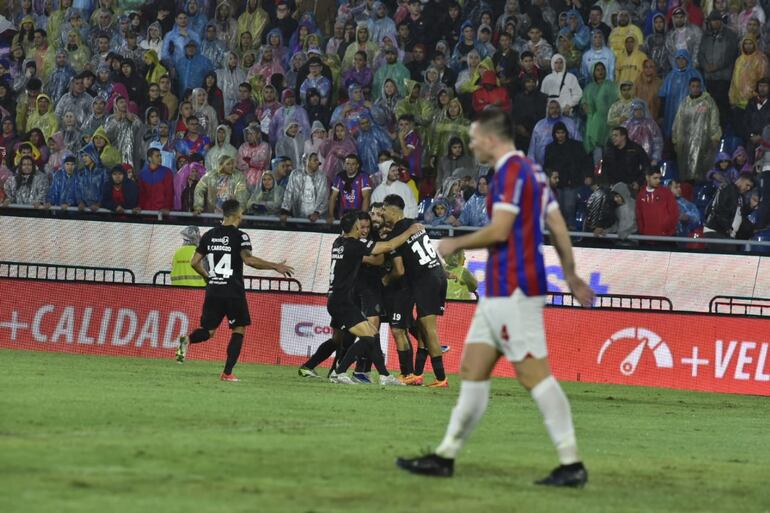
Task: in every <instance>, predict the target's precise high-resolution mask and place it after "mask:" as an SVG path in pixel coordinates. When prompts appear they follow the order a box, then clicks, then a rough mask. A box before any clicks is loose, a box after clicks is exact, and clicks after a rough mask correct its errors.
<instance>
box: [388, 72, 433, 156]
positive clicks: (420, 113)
mask: <svg viewBox="0 0 770 513" xmlns="http://www.w3.org/2000/svg"><path fill="white" fill-rule="evenodd" d="M405 84H406V96H405V97H404V98H403V99H401V100H400V101H399V102H398V103H397V104H396V113H395V114H396V119H398V118H400V117H401V116H403V115H405V114H410V115H412V116H413V117H414V124H415V130H417V133H418V134H420V139H422V140H423V141H425V140H427V137H428V136H427V133H428V129H429V128H430V124H431V122H432V121H433V105H431V103H430V102H429V101H428V100H425V99H423V98H422V97H421V96H420V92H421V90H422V89H421V85H420V83H419V82H415V81H414V80H406V82H405Z"/></svg>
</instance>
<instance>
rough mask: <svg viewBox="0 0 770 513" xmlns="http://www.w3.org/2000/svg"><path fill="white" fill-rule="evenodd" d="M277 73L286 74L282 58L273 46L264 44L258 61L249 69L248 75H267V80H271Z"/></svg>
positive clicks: (249, 76) (248, 76)
mask: <svg viewBox="0 0 770 513" xmlns="http://www.w3.org/2000/svg"><path fill="white" fill-rule="evenodd" d="M275 74H280V75H284V76H285V75H286V70H285V69H284V68H283V64H282V63H281V59H280V58H279V57H278V56H276V54H275V52H274V51H273V47H271V46H263V47H262V49H261V50H260V51H259V55H258V56H257V62H256V63H255V64H254V65H253V66H252V67H251V68H250V69H249V70H248V73H247V74H246V76H247V78H251V77H253V76H254V75H262V76H263V77H265V82H270V79H271V78H272V77H273V75H275Z"/></svg>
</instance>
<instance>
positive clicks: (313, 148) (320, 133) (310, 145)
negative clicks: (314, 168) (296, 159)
mask: <svg viewBox="0 0 770 513" xmlns="http://www.w3.org/2000/svg"><path fill="white" fill-rule="evenodd" d="M324 141H326V127H325V126H324V125H323V123H321V122H320V121H313V125H312V126H311V127H310V137H309V138H308V139H307V140H306V141H305V151H304V155H310V154H311V153H315V154H316V155H318V161H319V162H320V163H321V164H322V165H323V155H321V154H320V148H321V145H322V144H323V143H324Z"/></svg>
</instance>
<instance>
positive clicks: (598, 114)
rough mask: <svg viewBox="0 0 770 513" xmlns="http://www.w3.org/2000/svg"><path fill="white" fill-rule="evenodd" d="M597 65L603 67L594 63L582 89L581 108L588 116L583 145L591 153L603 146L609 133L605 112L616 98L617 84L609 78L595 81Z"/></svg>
mask: <svg viewBox="0 0 770 513" xmlns="http://www.w3.org/2000/svg"><path fill="white" fill-rule="evenodd" d="M599 66H601V67H602V68H604V64H602V63H601V62H597V63H596V64H594V67H593V69H592V70H591V77H592V80H591V83H589V84H588V85H587V86H586V88H585V89H583V101H582V104H583V110H584V111H585V113H586V114H587V116H588V120H587V121H586V131H585V135H584V136H583V147H584V148H585V150H586V151H587V152H588V153H592V152H593V151H594V149H595V148H596V147H603V146H604V144H605V143H606V142H607V137H608V136H609V133H610V129H609V127H608V126H607V114H608V113H609V111H610V107H611V106H612V104H613V103H615V101H617V99H618V86H617V85H616V84H615V82H612V81H610V80H604V81H603V82H601V83H597V82H596V68H598V67H599ZM605 72H606V69H605Z"/></svg>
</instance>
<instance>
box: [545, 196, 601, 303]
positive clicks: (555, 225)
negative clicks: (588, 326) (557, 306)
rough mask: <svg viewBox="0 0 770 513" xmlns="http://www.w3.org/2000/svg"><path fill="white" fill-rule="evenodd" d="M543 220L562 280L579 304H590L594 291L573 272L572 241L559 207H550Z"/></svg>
mask: <svg viewBox="0 0 770 513" xmlns="http://www.w3.org/2000/svg"><path fill="white" fill-rule="evenodd" d="M545 222H546V224H547V225H548V231H549V232H550V234H551V243H552V244H553V246H554V248H556V253H558V255H559V260H560V261H561V267H562V270H563V272H564V281H566V282H567V285H568V286H569V289H570V290H571V291H572V294H573V295H574V296H575V299H577V300H578V302H579V303H580V304H581V305H583V306H591V305H592V304H593V302H594V291H593V290H591V287H589V286H588V285H587V284H586V282H584V281H583V280H582V279H581V278H580V277H579V276H578V275H577V274H576V273H575V258H574V256H573V253H572V241H571V240H570V238H569V231H568V229H567V223H566V222H565V221H564V218H563V217H562V215H561V212H560V211H559V209H558V208H551V209H550V211H549V212H548V215H547V216H546V218H545Z"/></svg>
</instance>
